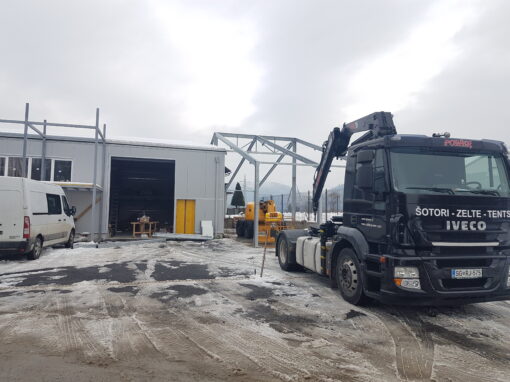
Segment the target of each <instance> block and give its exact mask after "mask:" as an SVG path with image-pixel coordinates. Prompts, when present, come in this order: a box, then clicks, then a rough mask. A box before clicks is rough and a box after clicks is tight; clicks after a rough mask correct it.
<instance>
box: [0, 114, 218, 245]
mask: <svg viewBox="0 0 510 382" xmlns="http://www.w3.org/2000/svg"><path fill="white" fill-rule="evenodd" d="M11 122H12V121H11ZM27 125H29V127H32V128H33V129H34V130H35V131H36V132H38V133H40V131H39V130H38V129H37V128H35V126H36V123H35V122H27V123H26V126H27ZM48 125H49V124H48ZM97 125H98V124H97V123H96V138H82V137H80V138H78V137H69V136H51V135H46V122H45V125H44V133H40V134H39V135H37V134H26V133H25V134H17V133H2V132H0V176H23V174H24V173H25V174H26V176H27V177H29V178H32V179H37V180H45V181H52V182H56V183H58V184H59V185H61V186H62V187H63V188H64V191H65V192H66V194H67V197H68V199H69V202H70V204H72V205H74V206H75V207H76V209H77V212H76V215H75V220H76V229H77V232H78V233H85V232H87V233H90V232H94V233H101V234H103V235H105V234H106V235H108V234H110V235H115V234H117V235H120V234H122V233H125V234H128V233H130V232H131V230H132V224H131V223H132V222H136V221H137V219H139V218H140V217H141V216H143V215H145V216H149V217H150V218H151V220H153V221H157V222H158V231H160V230H161V231H164V232H170V233H183V234H195V233H196V234H200V233H201V222H202V221H212V223H213V229H214V234H215V235H218V234H219V235H221V234H223V225H224V210H225V198H224V195H225V190H224V186H225V183H224V182H225V179H224V177H225V154H226V150H225V149H222V148H218V147H215V146H212V145H194V144H186V143H172V142H164V141H152V142H151V141H143V140H141V139H136V140H135V139H133V140H116V139H106V138H105V131H104V130H103V131H102V132H101V131H100V130H99V129H98V126H97ZM90 128H94V126H92V127H90ZM26 131H27V128H26V127H25V132H26ZM98 132H99V138H101V139H98ZM23 157H25V160H24V161H23ZM42 158H44V161H43V160H42ZM94 179H95V181H94ZM93 199H95V201H96V205H95V206H94V208H92V207H93V206H92V200H93Z"/></svg>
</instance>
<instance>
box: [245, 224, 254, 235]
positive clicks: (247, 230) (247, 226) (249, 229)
mask: <svg viewBox="0 0 510 382" xmlns="http://www.w3.org/2000/svg"><path fill="white" fill-rule="evenodd" d="M253 231H254V229H253V222H252V221H251V220H246V221H245V222H244V237H245V238H247V239H253Z"/></svg>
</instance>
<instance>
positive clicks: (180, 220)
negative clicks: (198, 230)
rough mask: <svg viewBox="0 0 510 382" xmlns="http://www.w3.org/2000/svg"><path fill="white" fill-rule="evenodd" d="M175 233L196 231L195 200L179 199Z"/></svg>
mask: <svg viewBox="0 0 510 382" xmlns="http://www.w3.org/2000/svg"><path fill="white" fill-rule="evenodd" d="M175 233H190V234H193V233H195V201H194V200H191V199H178V200H177V210H176V215H175Z"/></svg>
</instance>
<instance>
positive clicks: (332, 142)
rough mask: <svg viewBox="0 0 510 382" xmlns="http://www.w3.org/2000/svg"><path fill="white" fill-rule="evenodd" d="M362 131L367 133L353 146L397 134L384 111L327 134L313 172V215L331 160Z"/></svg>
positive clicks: (343, 153)
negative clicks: (352, 137)
mask: <svg viewBox="0 0 510 382" xmlns="http://www.w3.org/2000/svg"><path fill="white" fill-rule="evenodd" d="M363 131H366V132H367V133H366V134H363V135H362V136H361V137H360V138H359V139H357V140H356V141H354V142H353V143H352V144H353V145H355V144H359V143H362V142H366V141H369V140H372V139H376V138H380V137H383V136H385V135H393V134H396V133H397V130H396V129H395V125H394V124H393V117H392V115H391V113H387V112H384V111H380V112H376V113H372V114H369V115H367V116H366V117H363V118H360V119H358V120H356V121H354V122H351V123H347V124H345V123H344V125H343V127H342V130H340V128H338V127H335V128H334V129H333V131H331V133H330V134H329V138H328V140H327V141H326V142H324V144H323V145H322V158H321V161H320V163H319V166H318V167H317V169H316V170H315V176H314V179H313V197H312V202H313V211H314V213H315V212H317V209H318V208H319V200H320V197H321V194H322V189H323V188H324V184H325V183H326V179H327V177H328V173H329V171H330V168H331V162H332V161H333V158H337V159H338V158H340V157H342V156H345V154H346V153H347V149H348V147H349V143H350V140H351V136H352V135H353V134H355V133H360V132H363Z"/></svg>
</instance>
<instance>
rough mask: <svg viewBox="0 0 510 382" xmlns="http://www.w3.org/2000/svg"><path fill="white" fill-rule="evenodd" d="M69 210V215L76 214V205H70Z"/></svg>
mask: <svg viewBox="0 0 510 382" xmlns="http://www.w3.org/2000/svg"><path fill="white" fill-rule="evenodd" d="M69 212H70V213H71V216H74V215H76V207H75V206H72V207H71V210H70V211H69Z"/></svg>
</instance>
